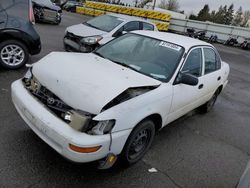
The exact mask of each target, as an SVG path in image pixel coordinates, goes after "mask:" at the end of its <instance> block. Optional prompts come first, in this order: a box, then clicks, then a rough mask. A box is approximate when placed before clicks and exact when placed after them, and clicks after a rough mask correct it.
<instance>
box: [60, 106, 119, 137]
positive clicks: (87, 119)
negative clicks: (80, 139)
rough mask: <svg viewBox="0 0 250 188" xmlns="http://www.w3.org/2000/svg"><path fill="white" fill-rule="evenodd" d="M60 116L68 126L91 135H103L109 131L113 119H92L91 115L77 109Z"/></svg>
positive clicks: (113, 122)
mask: <svg viewBox="0 0 250 188" xmlns="http://www.w3.org/2000/svg"><path fill="white" fill-rule="evenodd" d="M62 118H63V119H64V121H65V122H67V123H68V124H69V126H70V127H72V128H73V129H75V130H77V131H81V132H86V133H89V134H91V135H103V134H108V133H110V132H111V130H112V128H113V127H114V125H115V120H107V121H94V120H92V118H93V117H92V115H91V114H89V113H86V112H83V111H79V110H76V111H75V110H71V111H67V112H65V113H63V114H62Z"/></svg>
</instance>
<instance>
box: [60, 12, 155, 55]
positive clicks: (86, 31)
mask: <svg viewBox="0 0 250 188" xmlns="http://www.w3.org/2000/svg"><path fill="white" fill-rule="evenodd" d="M135 30H151V31H158V30H157V27H156V26H155V24H154V23H151V22H149V21H146V20H145V19H142V18H138V17H134V16H127V15H121V14H107V15H103V16H99V17H96V18H93V19H91V20H89V21H87V22H85V23H81V24H77V25H73V26H70V27H68V28H67V29H66V31H65V36H64V39H63V41H64V48H65V50H66V51H73V52H91V51H93V50H94V49H96V48H97V47H99V46H101V45H103V44H105V43H107V42H109V41H110V40H112V39H114V38H116V37H118V36H121V35H122V34H124V33H125V32H129V31H135Z"/></svg>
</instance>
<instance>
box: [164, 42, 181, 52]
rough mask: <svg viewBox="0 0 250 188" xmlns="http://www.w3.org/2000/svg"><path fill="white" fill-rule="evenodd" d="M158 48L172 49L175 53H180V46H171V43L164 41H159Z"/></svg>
mask: <svg viewBox="0 0 250 188" xmlns="http://www.w3.org/2000/svg"><path fill="white" fill-rule="evenodd" d="M159 46H163V47H166V48H170V49H173V50H176V51H180V50H181V47H180V46H178V45H175V44H171V43H168V42H165V41H161V42H160V44H159Z"/></svg>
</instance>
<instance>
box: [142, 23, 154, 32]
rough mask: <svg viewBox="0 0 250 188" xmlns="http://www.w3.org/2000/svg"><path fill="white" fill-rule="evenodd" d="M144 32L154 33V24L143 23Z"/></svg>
mask: <svg viewBox="0 0 250 188" xmlns="http://www.w3.org/2000/svg"><path fill="white" fill-rule="evenodd" d="M142 30H150V31H153V30H154V26H153V25H152V24H149V23H145V22H142Z"/></svg>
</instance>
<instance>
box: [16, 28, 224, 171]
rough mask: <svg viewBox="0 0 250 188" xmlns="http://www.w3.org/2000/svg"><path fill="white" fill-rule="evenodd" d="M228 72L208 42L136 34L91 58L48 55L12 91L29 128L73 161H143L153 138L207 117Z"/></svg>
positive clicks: (109, 45)
mask: <svg viewBox="0 0 250 188" xmlns="http://www.w3.org/2000/svg"><path fill="white" fill-rule="evenodd" d="M228 74H229V66H228V64H227V63H225V62H223V61H221V58H220V56H219V54H218V52H217V50H216V49H215V48H214V47H213V46H212V45H211V44H208V43H205V42H202V41H199V40H196V39H192V38H188V37H185V36H180V35H175V34H170V33H161V32H152V31H136V32H132V33H128V34H125V35H123V36H121V37H119V38H117V39H114V40H113V41H111V42H109V43H107V44H106V45H104V46H102V47H100V48H99V49H98V50H96V51H95V52H93V53H89V54H81V53H66V52H53V53H51V54H49V55H47V56H46V57H44V58H43V59H41V60H40V61H39V62H37V63H35V64H34V65H33V67H32V68H30V70H29V71H28V72H27V73H26V75H25V76H24V78H23V79H20V80H17V81H15V82H14V83H13V84H12V99H13V103H14V104H15V107H16V109H17V111H18V112H19V114H20V115H21V116H22V118H23V119H24V120H25V122H26V123H27V124H28V126H29V127H30V128H31V129H32V130H33V131H34V132H35V133H36V134H37V135H38V136H39V137H40V138H41V139H43V140H44V141H45V142H46V143H47V144H49V145H50V146H51V147H52V148H54V149H55V150H56V151H57V152H58V153H60V154H61V155H63V156H64V157H66V158H68V159H70V160H72V161H75V162H83V163H84V162H90V161H96V160H101V163H100V165H101V168H108V167H110V166H112V164H113V163H114V161H115V160H116V158H117V156H118V155H119V157H120V159H121V160H123V161H124V162H125V163H126V164H133V163H135V162H137V161H138V160H140V159H141V158H142V157H143V156H144V154H145V153H146V152H147V150H148V149H149V147H150V145H151V143H152V141H153V139H154V136H155V131H158V130H160V129H161V128H162V127H164V126H166V125H167V124H169V123H170V122H172V121H174V120H176V119H177V118H179V117H181V116H183V115H184V114H186V113H187V112H189V111H191V110H193V109H195V108H197V107H201V109H202V110H203V111H205V112H207V111H209V110H211V108H212V107H213V105H214V103H215V101H216V98H217V96H218V95H219V94H220V93H221V91H222V89H223V88H224V87H225V86H226V84H227V82H228Z"/></svg>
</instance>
